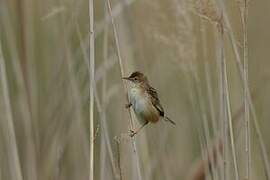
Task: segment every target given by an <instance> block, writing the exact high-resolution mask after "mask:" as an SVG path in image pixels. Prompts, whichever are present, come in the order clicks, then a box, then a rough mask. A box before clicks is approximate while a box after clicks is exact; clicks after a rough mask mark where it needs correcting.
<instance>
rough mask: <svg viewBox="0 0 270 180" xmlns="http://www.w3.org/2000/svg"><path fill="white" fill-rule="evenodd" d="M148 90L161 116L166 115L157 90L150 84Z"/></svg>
mask: <svg viewBox="0 0 270 180" xmlns="http://www.w3.org/2000/svg"><path fill="white" fill-rule="evenodd" d="M147 92H148V94H149V95H150V98H151V102H152V104H153V106H154V107H155V108H156V109H157V110H158V112H159V114H160V116H162V117H163V116H164V110H163V107H162V106H161V104H160V102H159V98H158V93H157V91H156V90H155V89H154V88H153V87H151V86H150V85H149V86H148V87H147Z"/></svg>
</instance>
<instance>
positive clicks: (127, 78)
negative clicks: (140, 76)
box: [122, 77, 131, 81]
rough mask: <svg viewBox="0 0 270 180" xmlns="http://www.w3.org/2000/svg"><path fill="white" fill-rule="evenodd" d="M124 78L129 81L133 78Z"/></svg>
mask: <svg viewBox="0 0 270 180" xmlns="http://www.w3.org/2000/svg"><path fill="white" fill-rule="evenodd" d="M122 79H125V80H128V81H131V78H129V77H123V78H122Z"/></svg>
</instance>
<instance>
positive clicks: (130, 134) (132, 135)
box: [129, 129, 137, 137]
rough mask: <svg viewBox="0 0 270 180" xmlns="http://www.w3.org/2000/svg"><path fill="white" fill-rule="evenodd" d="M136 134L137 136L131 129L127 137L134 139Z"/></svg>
mask: <svg viewBox="0 0 270 180" xmlns="http://www.w3.org/2000/svg"><path fill="white" fill-rule="evenodd" d="M136 134H137V132H136V131H134V130H131V129H130V130H129V136H130V137H134V136H135V135H136Z"/></svg>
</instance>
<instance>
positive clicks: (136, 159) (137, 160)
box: [107, 0, 142, 180]
mask: <svg viewBox="0 0 270 180" xmlns="http://www.w3.org/2000/svg"><path fill="white" fill-rule="evenodd" d="M107 7H108V10H109V15H110V17H111V23H112V26H113V34H114V40H115V44H116V49H117V56H118V60H119V65H120V70H121V77H124V74H125V73H124V66H123V60H122V55H121V51H120V45H119V38H118V34H117V29H116V25H115V23H114V17H113V14H112V8H111V2H110V0H107ZM123 86H124V89H125V92H127V90H126V89H127V87H126V86H125V84H124V82H123ZM128 114H129V124H130V129H134V128H133V127H134V122H133V120H132V117H131V112H130V109H128ZM132 146H133V152H134V159H135V161H136V167H137V173H138V174H137V175H138V177H137V178H138V180H141V179H142V175H141V168H140V163H139V156H138V153H137V147H136V143H135V139H134V137H133V138H132Z"/></svg>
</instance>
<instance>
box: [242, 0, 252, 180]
mask: <svg viewBox="0 0 270 180" xmlns="http://www.w3.org/2000/svg"><path fill="white" fill-rule="evenodd" d="M242 13H243V15H242V23H243V33H244V104H245V111H244V112H245V113H244V114H245V131H246V135H245V136H246V145H245V152H246V177H245V179H246V180H249V179H250V161H251V153H250V118H249V103H248V95H249V94H248V93H249V91H248V88H249V87H248V39H247V20H248V1H247V0H244V7H243V12H242Z"/></svg>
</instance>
